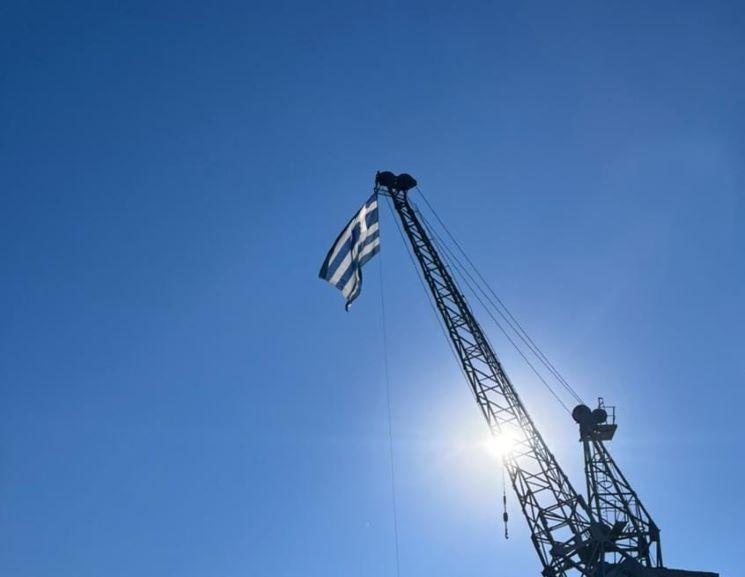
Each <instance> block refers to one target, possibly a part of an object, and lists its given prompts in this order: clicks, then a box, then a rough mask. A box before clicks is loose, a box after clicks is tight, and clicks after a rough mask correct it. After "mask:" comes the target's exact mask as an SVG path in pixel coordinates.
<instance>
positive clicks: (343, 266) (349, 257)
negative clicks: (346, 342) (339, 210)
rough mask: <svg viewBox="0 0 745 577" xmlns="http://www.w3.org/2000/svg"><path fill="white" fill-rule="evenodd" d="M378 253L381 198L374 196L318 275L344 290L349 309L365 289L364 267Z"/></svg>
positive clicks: (355, 219) (338, 243) (346, 228)
mask: <svg viewBox="0 0 745 577" xmlns="http://www.w3.org/2000/svg"><path fill="white" fill-rule="evenodd" d="M379 250H380V228H379V222H378V195H377V193H375V194H373V195H372V196H371V197H370V198H369V199H368V201H367V202H366V203H365V204H363V205H362V208H361V209H360V210H359V211H358V212H357V214H355V215H354V216H353V217H352V220H350V221H349V224H347V226H345V227H344V230H342V231H341V234H340V235H339V237H338V238H337V239H336V242H334V244H333V245H332V246H331V249H330V250H329V253H328V254H327V255H326V260H325V261H323V265H322V266H321V271H320V272H319V273H318V276H319V277H321V278H322V279H325V280H327V281H329V282H330V283H331V284H332V285H334V286H335V287H336V288H338V289H339V290H340V291H341V294H342V295H344V298H345V299H347V304H346V307H345V308H346V309H347V310H349V305H351V304H352V301H353V300H354V299H356V298H357V295H359V294H360V290H362V265H364V264H365V263H366V262H367V261H368V260H370V259H371V258H372V257H373V256H374V255H375V254H376V253H377V252H378V251H379Z"/></svg>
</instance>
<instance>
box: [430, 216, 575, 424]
mask: <svg viewBox="0 0 745 577" xmlns="http://www.w3.org/2000/svg"><path fill="white" fill-rule="evenodd" d="M422 219H423V220H424V217H422ZM425 222H426V221H425ZM428 229H429V232H430V233H431V234H432V237H433V243H434V244H435V246H436V248H438V249H440V252H442V253H443V258H444V260H445V261H446V266H448V268H449V269H450V270H451V271H452V272H453V273H454V274H455V275H458V276H460V278H461V280H462V281H463V282H464V284H465V285H466V286H467V287H468V289H469V290H470V291H471V293H472V294H473V296H474V298H475V299H476V300H477V301H478V303H479V304H480V305H481V306H482V307H483V308H484V310H485V311H486V314H487V315H489V317H490V318H491V320H492V321H493V322H494V324H495V325H497V327H498V328H499V330H500V331H502V334H503V335H504V336H505V338H506V339H507V340H508V341H509V343H510V344H511V345H512V346H513V347H514V349H515V350H516V351H517V352H518V354H519V355H520V356H521V357H522V358H523V360H524V361H525V363H526V364H527V365H528V367H529V368H530V370H531V371H533V374H535V376H536V377H537V378H538V380H540V381H541V383H543V386H545V387H546V389H547V390H548V392H549V393H551V395H552V396H553V397H554V399H555V400H556V402H558V403H559V404H560V405H561V406H562V407H563V409H564V410H565V411H566V412H567V413H569V414H571V412H572V411H571V409H570V408H569V406H568V405H567V404H566V403H565V402H564V400H563V399H562V398H561V397H560V396H559V394H558V393H557V392H556V391H555V390H554V388H553V387H552V386H551V385H550V384H549V383H548V381H547V380H546V379H545V377H544V376H543V375H542V374H541V373H540V371H539V370H538V369H537V368H536V367H535V365H534V364H533V363H532V362H531V361H530V359H529V358H528V357H527V355H526V354H525V352H524V351H523V350H522V349H521V348H520V346H519V345H518V344H517V343H516V342H515V340H514V339H513V338H512V337H511V336H510V334H509V333H508V332H507V331H506V330H505V328H504V327H503V326H502V324H501V323H500V322H499V320H498V319H497V318H496V316H494V313H493V312H492V311H491V309H490V308H489V307H488V306H487V304H486V303H485V302H484V300H483V299H482V298H481V296H480V295H479V292H478V291H477V290H476V289H475V288H474V286H473V285H472V284H471V282H472V280H473V277H471V276H470V274H469V273H468V271H467V270H461V269H462V264H461V263H460V261H458V260H457V258H455V262H456V263H458V264H457V265H453V264H452V262H450V260H449V258H448V255H450V256H453V255H452V254H451V253H450V251H449V249H448V248H447V247H446V246H445V245H443V244H442V240H441V239H440V238H439V236H438V235H437V233H436V232H434V231H433V230H432V229H431V228H429V227H428ZM464 273H465V274H464ZM469 278H470V279H471V280H470V281H469ZM485 338H486V337H485ZM487 340H488V339H487Z"/></svg>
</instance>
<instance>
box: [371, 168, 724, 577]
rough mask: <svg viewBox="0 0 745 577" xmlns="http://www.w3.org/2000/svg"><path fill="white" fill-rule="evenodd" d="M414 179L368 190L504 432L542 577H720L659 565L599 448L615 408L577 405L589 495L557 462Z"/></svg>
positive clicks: (392, 178) (391, 180) (628, 494)
mask: <svg viewBox="0 0 745 577" xmlns="http://www.w3.org/2000/svg"><path fill="white" fill-rule="evenodd" d="M416 184H417V182H416V180H415V179H414V178H413V177H411V176H410V175H408V174H399V175H396V174H394V173H392V172H387V171H386V172H378V173H377V175H376V177H375V191H376V192H377V193H378V194H379V195H382V196H384V197H387V198H389V199H390V201H391V202H392V205H393V208H394V209H395V212H396V214H397V215H398V217H399V219H400V222H401V225H402V226H403V231H404V232H405V234H406V238H407V239H408V242H409V244H410V247H411V249H412V252H413V255H414V256H415V257H416V261H417V262H418V265H419V267H420V269H421V273H422V276H423V278H424V280H425V281H426V285H427V288H428V290H429V292H430V293H431V296H432V299H433V301H434V304H435V305H436V309H437V312H438V313H439V316H440V318H441V320H442V322H443V324H444V327H445V329H446V332H447V334H448V337H449V340H450V343H451V344H452V347H453V349H454V351H455V353H456V356H457V358H458V360H459V362H460V368H461V369H462V371H463V373H464V375H465V377H466V380H467V381H468V384H469V386H470V388H471V389H472V391H473V393H474V395H475V398H476V402H477V404H478V407H479V410H480V411H481V414H482V415H483V417H484V418H485V419H486V422H487V424H488V426H489V429H490V432H491V434H493V435H497V434H500V433H504V432H505V431H507V432H509V435H510V437H511V440H512V441H513V448H512V449H511V450H510V451H509V452H508V453H506V454H504V455H503V457H502V458H503V461H504V467H505V469H506V471H507V473H508V475H509V480H510V484H511V485H512V488H513V490H514V491H515V494H516V495H517V499H518V502H519V505H520V509H521V510H522V513H523V516H524V517H525V519H526V521H527V523H528V527H529V529H530V535H531V540H532V542H533V546H534V547H535V550H536V552H537V554H538V558H539V560H540V563H541V567H542V573H541V575H542V576H543V577H571V576H579V575H582V576H586V577H718V574H716V573H709V572H701V571H684V570H679V569H669V568H667V567H665V566H664V565H663V562H662V546H661V543H660V531H659V529H658V527H657V525H656V524H655V522H654V521H653V520H652V517H651V516H650V514H649V513H648V511H647V509H646V508H645V507H644V505H643V504H642V502H641V500H640V499H639V497H638V495H637V493H636V491H634V489H633V488H632V486H631V484H630V483H629V482H628V481H627V479H626V477H625V476H624V475H623V473H622V472H621V469H620V468H619V466H618V464H617V463H616V462H615V461H614V459H613V458H612V457H611V454H610V452H609V450H608V448H607V447H606V443H607V442H609V441H610V440H611V439H612V438H613V436H614V434H615V431H616V427H617V425H616V423H615V411H614V410H613V409H612V408H610V407H606V406H605V405H604V403H603V401H602V399H601V400H600V401H599V406H598V407H597V408H595V409H594V410H593V409H590V408H589V407H588V406H586V405H584V404H579V405H577V406H576V407H575V408H574V410H573V411H572V417H573V419H574V420H575V422H576V423H577V425H578V426H579V439H580V442H581V443H582V448H583V452H584V469H585V481H586V489H587V494H586V495H583V494H581V493H579V492H578V491H577V490H576V489H575V488H574V486H573V485H572V483H571V482H570V480H569V478H568V477H567V475H566V474H565V473H564V471H563V470H562V468H561V467H560V466H559V463H558V462H557V460H556V458H555V457H554V455H553V453H552V452H551V451H550V449H549V447H548V445H547V444H546V441H545V439H544V438H543V436H542V435H541V433H540V431H539V430H538V428H537V427H536V425H535V422H534V421H533V419H532V418H531V417H530V415H529V413H528V411H527V409H526V408H525V405H524V403H523V401H522V399H521V398H520V396H519V395H518V393H517V390H516V389H515V386H514V385H513V383H512V381H511V380H510V378H509V377H508V376H507V373H506V372H505V370H504V367H503V366H502V364H501V362H500V361H499V359H498V357H497V355H496V354H495V353H494V351H493V349H492V347H491V344H490V343H489V341H488V339H487V337H486V335H485V333H484V332H483V330H482V328H481V326H480V325H479V323H478V322H477V320H476V318H475V317H474V315H473V313H472V311H471V308H470V306H469V304H468V302H467V301H466V298H465V296H464V295H463V293H462V292H461V290H460V288H459V286H458V284H457V283H456V281H455V279H454V278H453V276H452V275H451V272H450V270H449V269H448V267H447V265H446V263H445V262H443V258H442V257H441V255H440V253H439V252H438V250H437V248H436V246H435V243H434V242H433V239H432V238H431V236H430V232H429V230H428V226H427V223H426V222H424V221H423V219H421V218H420V215H419V213H418V211H417V209H416V208H415V207H414V206H413V204H412V203H411V202H410V200H409V192H410V191H411V190H412V189H413V188H415V187H416Z"/></svg>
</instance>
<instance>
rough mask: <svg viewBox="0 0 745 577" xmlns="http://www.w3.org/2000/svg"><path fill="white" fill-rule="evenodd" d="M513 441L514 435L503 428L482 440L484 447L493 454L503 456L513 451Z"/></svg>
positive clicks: (514, 441)
mask: <svg viewBox="0 0 745 577" xmlns="http://www.w3.org/2000/svg"><path fill="white" fill-rule="evenodd" d="M515 443H516V439H515V436H514V435H513V434H512V433H511V432H510V431H507V430H504V431H500V432H495V433H492V434H491V435H490V436H489V437H488V438H487V439H486V441H484V448H485V449H486V450H487V451H488V452H489V453H490V454H492V455H493V456H495V457H499V458H503V457H506V456H507V455H509V454H510V453H511V452H512V451H513V449H514V448H515Z"/></svg>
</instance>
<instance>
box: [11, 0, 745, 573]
mask: <svg viewBox="0 0 745 577" xmlns="http://www.w3.org/2000/svg"><path fill="white" fill-rule="evenodd" d="M0 31H1V32H2V33H1V34H0V45H1V46H2V50H0V59H1V62H2V64H1V66H0V120H1V125H2V130H0V192H1V193H2V200H3V210H2V211H0V236H1V237H2V241H1V242H0V247H2V248H1V249H0V250H2V258H1V259H0V267H1V270H2V279H3V282H2V284H0V302H2V307H3V310H2V318H3V323H2V329H1V332H0V352H1V354H0V573H2V574H3V575H9V576H10V575H12V576H14V577H45V576H52V575H54V576H55V577H68V576H70V577H73V576H74V577H93V576H100V575H106V576H107V577H118V576H122V577H124V576H126V577H130V576H132V575H142V576H153V577H155V576H157V577H169V576H174V577H175V576H178V577H214V576H216V575H219V576H221V577H223V576H224V577H232V576H239V575H240V576H245V575H276V576H281V577H294V576H298V575H303V576H307V577H312V576H324V577H325V576H328V575H344V576H360V577H365V576H373V575H375V576H376V577H378V576H380V575H393V574H394V564H393V563H394V561H393V535H392V526H391V507H390V497H389V487H390V477H389V468H388V453H387V418H386V410H385V387H384V380H383V348H382V340H381V337H382V333H381V331H382V326H381V315H380V295H381V284H380V274H379V273H380V268H379V267H380V266H381V265H382V278H383V284H382V290H383V294H384V296H385V302H386V308H387V320H388V331H389V334H390V338H389V357H390V373H391V387H392V395H391V396H392V398H391V400H392V413H393V420H392V425H393V431H394V443H395V459H396V473H397V479H398V480H397V491H398V498H399V531H400V549H401V575H402V576H414V575H427V576H429V577H436V576H449V575H454V574H460V575H469V576H473V577H480V576H491V575H504V576H505V577H511V576H513V575H514V576H515V577H517V576H522V575H527V574H533V575H537V574H538V572H539V569H538V561H537V557H536V556H535V554H534V552H533V550H532V547H531V545H530V543H529V540H528V536H527V533H526V528H525V524H524V521H523V520H522V519H521V517H520V515H519V512H518V510H517V507H516V505H515V499H514V497H512V496H511V497H510V510H511V513H512V523H511V532H512V538H511V539H510V540H509V541H505V540H504V539H503V538H502V537H501V531H502V529H501V526H500V521H499V519H500V513H501V511H500V507H499V492H500V490H501V489H500V481H499V478H500V469H499V464H498V463H497V462H495V459H494V458H493V457H491V456H489V455H488V454H486V453H485V452H484V451H483V450H482V448H481V446H480V445H481V441H482V440H483V439H484V437H485V433H486V431H485V425H484V424H483V423H482V421H481V417H480V416H479V413H478V411H477V409H476V407H475V405H474V403H473V399H472V398H471V396H470V394H469V392H468V390H467V387H466V385H465V383H464V382H463V380H462V378H461V376H460V374H459V373H458V370H457V367H456V365H455V363H454V362H453V359H452V358H451V357H450V353H449V352H448V349H447V347H446V345H445V343H444V340H443V338H442V335H441V334H440V333H439V329H438V328H437V324H436V322H435V320H434V318H433V316H432V312H431V310H430V308H429V305H428V304H427V302H426V299H425V297H424V294H423V293H422V291H421V288H420V286H419V284H418V281H417V279H416V276H415V273H414V271H413V269H412V266H411V263H410V262H409V261H408V257H407V256H406V253H405V250H404V248H403V246H402V244H401V241H400V239H399V238H398V234H397V233H396V232H395V230H394V227H393V223H392V221H391V219H390V215H389V214H388V213H387V212H384V213H383V223H382V226H383V230H382V252H381V255H380V256H381V258H376V259H375V260H374V261H371V263H370V264H369V265H368V268H367V269H366V273H367V274H366V284H365V289H364V291H363V294H362V296H361V297H360V299H359V300H358V301H357V302H356V303H355V306H354V307H353V309H352V311H351V312H350V313H348V314H347V313H345V312H344V310H343V301H342V299H341V297H340V295H339V294H338V292H337V291H335V290H333V289H332V288H330V287H329V286H328V285H326V284H325V283H323V282H321V281H319V280H318V279H317V278H316V274H317V270H318V267H319V265H320V262H321V260H322V258H323V256H324V255H325V253H326V250H327V249H328V246H329V244H330V243H331V241H332V240H333V239H334V238H335V236H336V234H337V233H338V231H339V229H340V227H341V226H342V225H343V224H344V223H345V222H346V220H347V219H348V218H349V217H350V216H351V214H352V213H353V212H354V211H355V210H356V209H357V208H358V207H359V205H360V204H361V203H362V202H363V201H364V200H365V199H366V198H367V197H368V196H369V194H370V189H371V186H372V179H373V177H374V173H375V171H376V170H379V169H388V170H393V171H396V172H399V171H408V172H411V173H412V174H414V175H415V176H416V177H417V178H418V179H419V181H420V184H421V186H422V190H423V191H424V192H425V193H426V194H427V195H428V197H429V198H430V199H431V200H432V202H433V203H434V204H435V205H436V207H437V208H438V210H439V212H440V214H442V215H443V216H444V217H445V218H446V220H447V223H448V224H449V226H450V228H451V230H453V232H454V233H455V234H456V235H457V236H458V237H459V239H460V240H461V241H462V243H463V244H464V245H465V246H466V247H467V248H468V250H469V253H470V254H471V256H472V258H473V259H474V260H475V261H476V262H477V263H478V264H479V265H480V268H481V270H482V271H483V272H484V273H485V275H486V277H487V278H488V280H489V282H490V283H492V285H493V286H494V287H495V288H496V290H497V291H498V293H499V294H500V296H501V297H502V298H503V300H505V301H506V302H507V303H508V304H509V305H510V307H511V308H512V310H513V312H514V313H515V314H516V315H517V316H518V317H519V318H520V319H521V321H522V322H523V324H524V325H525V326H526V327H527V328H528V330H529V332H530V333H531V334H532V335H533V337H534V338H535V339H536V340H537V341H538V342H539V343H540V344H541V345H542V347H543V349H544V350H545V351H546V352H547V353H548V354H549V356H550V357H551V359H552V360H553V361H554V363H555V364H556V365H557V366H558V367H559V368H560V369H561V370H562V371H563V372H564V374H565V375H566V376H567V377H568V378H569V379H570V380H571V382H572V383H573V384H574V385H575V387H576V388H577V389H578V390H579V392H580V393H581V394H582V395H583V396H584V397H585V398H586V399H593V398H594V397H596V396H604V397H605V398H606V399H607V400H608V402H610V403H611V404H615V405H617V407H618V416H619V420H620V429H619V433H618V436H617V439H616V441H614V443H613V447H612V449H613V451H614V455H615V456H616V458H617V460H618V461H619V462H620V463H621V464H622V466H623V468H624V470H625V472H626V473H627V475H628V477H629V478H630V479H631V480H632V482H633V483H634V485H635V486H636V488H637V490H638V491H639V493H640V494H641V496H642V498H643V500H644V502H645V503H646V505H647V507H648V508H649V510H650V511H651V513H652V515H653V516H654V517H655V518H656V520H657V522H658V524H659V525H660V527H661V529H662V536H663V547H664V553H665V559H666V562H667V564H668V565H669V566H672V567H680V568H686V569H696V568H698V569H706V570H718V571H721V573H722V574H723V575H735V574H736V571H737V570H739V567H740V565H741V563H740V561H739V556H738V554H737V551H735V550H734V549H733V548H732V543H733V538H735V539H736V537H737V536H738V535H741V534H742V526H741V524H742V523H741V520H740V519H739V515H738V511H739V510H741V509H742V508H743V505H745V500H743V496H742V490H741V488H742V486H743V483H744V482H745V468H744V467H743V464H742V460H741V456H742V446H743V442H745V438H744V437H745V435H744V434H743V432H742V428H741V427H740V426H739V423H740V421H741V415H740V412H741V407H742V406H743V404H744V403H743V402H744V401H745V396H744V395H743V381H744V380H745V355H743V352H742V343H743V340H744V339H745V328H743V327H744V323H743V318H745V304H744V299H743V282H745V265H744V264H743V258H742V254H743V248H745V232H744V229H743V226H742V221H743V217H744V216H745V204H744V203H745V201H744V200H743V199H744V198H745V195H744V194H743V185H744V184H745V181H744V178H743V177H744V173H743V166H744V163H743V156H744V154H745V136H743V135H745V77H744V75H743V70H744V69H745V62H744V59H745V10H743V8H742V6H741V5H740V6H738V3H726V2H708V3H694V2H689V3H687V2H655V3H649V2H624V3H608V2H577V3H571V4H569V5H567V4H562V5H561V6H559V5H557V4H555V3H545V4H543V3H533V2H510V3H499V2H483V3H441V2H433V1H429V2H420V3H397V2H390V1H388V2H370V3H360V2H349V1H346V2H337V3H329V2H314V3H293V2H282V1H273V2H235V3H204V2H186V3H169V2H159V3H126V4H123V3H111V4H106V3H101V2H90V3H73V2H69V3H32V2H15V1H12V0H11V1H9V2H5V3H4V4H3V5H2V7H1V8H0ZM484 324H485V328H486V329H487V330H488V331H489V332H490V334H491V335H492V338H493V341H494V344H495V346H496V348H497V351H498V353H499V354H500V355H501V357H502V358H503V360H504V364H505V366H506V368H507V370H508V372H509V373H510V374H511V376H512V378H513V381H514V382H515V383H516V385H517V387H518V388H519V390H520V392H521V394H522V396H523V398H524V400H525V402H526V404H527V405H528V408H529V410H530V411H531V413H532V414H533V416H534V417H535V419H536V421H537V423H538V426H539V427H540V428H541V430H542V431H543V432H544V436H545V437H546V438H547V441H548V443H549V445H550V446H551V447H552V449H553V450H554V452H555V453H556V454H557V457H558V458H559V460H560V462H561V463H562V465H563V466H564V467H565V469H566V471H567V473H568V474H569V475H570V477H571V478H572V480H573V481H574V483H575V485H576V486H578V487H580V486H582V473H581V462H580V447H579V445H578V444H577V442H576V431H575V428H574V425H573V423H572V422H571V421H570V420H569V419H568V417H567V415H566V414H565V413H563V412H562V411H561V410H560V409H558V408H557V407H556V404H555V403H554V402H553V401H552V399H551V397H550V396H549V395H548V393H547V392H546V391H545V390H544V389H543V388H542V386H541V385H540V384H539V383H537V382H536V380H535V379H534V378H533V377H532V376H531V375H530V373H529V372H528V370H527V369H526V367H525V365H524V364H523V363H522V362H521V361H520V360H519V359H518V358H516V356H515V354H514V353H513V352H512V351H511V350H510V349H509V347H508V345H507V344H506V343H505V342H503V340H501V339H500V337H499V335H498V333H497V332H495V331H494V330H493V327H491V326H490V325H489V324H488V323H486V322H485V323H484ZM736 566H737V567H738V569H736Z"/></svg>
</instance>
